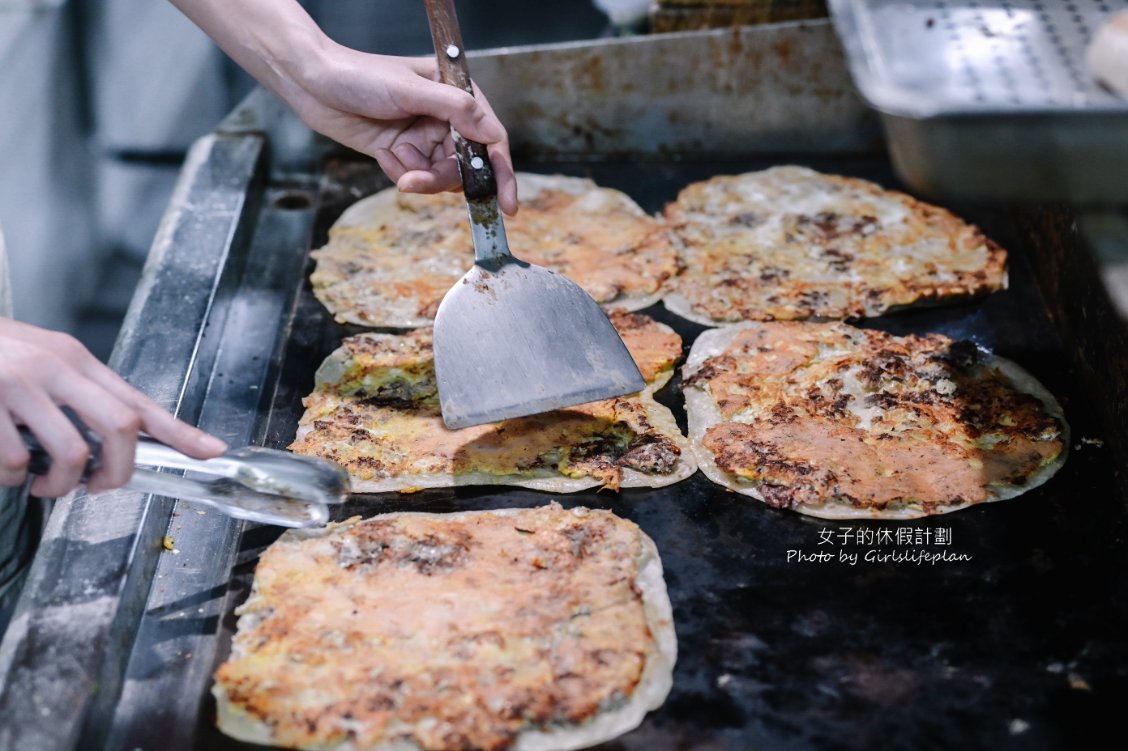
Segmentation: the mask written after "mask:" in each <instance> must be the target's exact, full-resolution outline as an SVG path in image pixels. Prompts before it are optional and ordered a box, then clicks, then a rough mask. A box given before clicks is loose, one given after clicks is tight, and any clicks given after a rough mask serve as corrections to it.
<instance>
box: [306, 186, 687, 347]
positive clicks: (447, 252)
mask: <svg viewBox="0 0 1128 751" xmlns="http://www.w3.org/2000/svg"><path fill="white" fill-rule="evenodd" d="M517 181H518V186H519V190H520V194H521V210H520V211H519V212H518V214H517V216H515V217H511V218H507V219H505V224H506V233H507V235H508V238H509V246H510V248H512V250H513V253H514V254H515V255H516V256H518V257H519V258H521V259H523V260H525V261H528V262H529V263H533V264H536V265H538V266H543V267H545V268H549V269H552V270H554V271H557V272H559V273H561V274H563V275H564V276H567V277H568V278H569V279H571V280H572V281H574V282H576V283H577V284H579V285H580V286H581V287H583V288H584V290H585V291H586V292H587V293H588V294H590V295H591V296H592V297H593V298H594V299H595V301H596V302H598V303H599V304H601V305H604V306H606V307H607V308H608V309H609V310H610V309H618V310H639V309H641V308H644V307H646V306H648V305H652V304H653V303H655V302H657V301H658V300H659V299H660V298H661V296H662V294H663V293H664V292H665V288H666V283H667V281H668V280H669V279H670V278H671V277H672V276H673V275H674V274H676V273H677V270H678V255H677V251H676V250H675V249H674V247H673V244H672V243H671V240H670V237H669V235H668V233H667V230H666V226H665V224H664V222H662V221H660V220H658V219H655V218H654V217H650V216H647V215H646V213H645V212H643V210H642V209H641V208H639V207H638V205H637V204H635V202H634V201H632V200H631V199H630V198H628V197H627V196H626V195H625V194H623V193H620V192H619V191H616V190H611V189H609V188H601V187H598V186H597V185H596V184H595V183H593V182H592V181H591V180H586V179H583V178H578V177H565V176H563V175H533V174H528V173H519V174H518V176H517ZM313 257H314V258H315V259H317V268H316V270H315V271H314V272H313V275H312V277H311V280H312V282H313V291H314V294H316V295H317V298H318V299H319V300H320V301H321V302H322V303H323V304H324V305H325V307H326V308H328V309H329V311H330V312H331V313H332V314H333V315H334V316H335V317H336V319H337V320H338V321H339V322H341V323H356V324H360V325H362V326H373V327H390V328H413V327H416V326H426V325H429V324H430V323H432V322H433V321H434V318H435V312H436V311H437V310H438V307H439V302H440V301H441V300H442V298H443V295H445V294H446V292H447V290H449V289H450V288H451V286H453V285H454V284H455V282H457V281H458V279H459V278H460V277H461V276H462V275H463V274H464V273H466V271H467V270H469V268H470V266H471V265H472V264H473V261H474V248H473V245H472V243H471V239H470V230H469V225H468V223H467V218H466V202H465V200H464V199H463V197H462V196H461V195H458V194H452V193H443V194H439V195H415V194H407V193H399V192H398V191H396V189H395V188H389V189H388V190H385V191H381V192H380V193H377V194H375V195H373V196H369V197H368V198H365V199H363V200H362V201H360V202H359V203H357V204H354V205H353V206H352V207H350V208H349V209H348V210H346V211H345V213H344V214H343V215H342V216H341V218H340V219H339V220H338V221H337V222H336V223H335V224H334V225H333V227H332V228H331V229H330V230H329V244H328V245H326V246H325V247H323V248H321V249H319V250H315V251H314V252H313Z"/></svg>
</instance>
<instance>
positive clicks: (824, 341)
mask: <svg viewBox="0 0 1128 751" xmlns="http://www.w3.org/2000/svg"><path fill="white" fill-rule="evenodd" d="M683 376H684V379H685V380H684V384H685V385H684V390H685V397H686V410H687V412H688V417H689V434H690V441H691V442H692V444H693V450H694V452H695V453H696V454H697V459H698V463H699V465H700V466H701V469H702V471H703V472H704V473H705V474H706V475H707V476H708V477H709V478H710V479H712V480H713V481H714V482H717V483H719V484H721V485H724V486H726V487H728V488H731V489H732V490H735V491H736V492H738V493H743V494H744V495H748V496H751V497H753V498H756V499H758V500H761V501H763V502H765V503H767V504H768V505H770V506H774V507H777V508H789V509H794V510H796V511H799V512H801V513H804V514H809V515H811V516H819V517H823V518H828V519H847V518H892V519H910V518H915V517H920V516H926V515H929V514H941V513H945V512H948V511H954V510H956V509H960V508H965V507H967V506H971V505H974V504H977V503H983V502H987V501H997V500H1002V499H1005V498H1012V497H1014V496H1017V495H1019V494H1021V493H1024V492H1026V491H1027V490H1030V489H1031V488H1034V487H1037V486H1038V485H1040V484H1042V483H1044V482H1045V481H1046V480H1048V479H1049V478H1050V477H1051V476H1052V475H1053V474H1054V473H1055V472H1056V471H1057V470H1058V469H1059V468H1060V467H1061V465H1062V464H1063V463H1064V461H1065V457H1066V451H1067V447H1068V445H1069V426H1068V425H1067V424H1066V421H1065V417H1064V414H1063V413H1062V409H1061V406H1060V405H1059V404H1058V403H1057V401H1056V400H1055V399H1054V397H1053V396H1052V395H1051V394H1050V393H1049V392H1048V391H1047V390H1046V389H1045V388H1044V387H1043V386H1042V385H1041V384H1040V383H1039V382H1038V381H1037V380H1035V379H1034V378H1033V377H1032V376H1031V375H1030V374H1029V373H1027V372H1026V371H1024V370H1023V369H1022V368H1020V367H1019V366H1017V365H1015V364H1014V363H1013V362H1010V361H1009V360H1006V359H1004V358H1001V357H998V356H995V355H992V354H989V353H987V352H984V351H983V350H980V349H978V348H977V347H976V346H975V345H973V344H971V343H970V342H966V341H953V340H952V339H949V338H948V337H946V336H942V335H940V334H927V335H924V336H915V335H914V336H906V337H896V336H893V335H891V334H887V333H884V332H881V331H872V330H863V329H858V328H854V327H852V326H849V325H847V324H844V323H806V322H772V323H745V324H741V325H738V326H730V327H725V328H721V329H712V330H710V331H706V332H705V333H704V334H702V335H701V336H700V337H698V339H697V341H696V342H695V343H694V345H693V348H692V350H691V351H690V355H689V358H688V360H687V362H686V365H685V367H684V369H683Z"/></svg>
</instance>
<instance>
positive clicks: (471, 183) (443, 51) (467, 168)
mask: <svg viewBox="0 0 1128 751" xmlns="http://www.w3.org/2000/svg"><path fill="white" fill-rule="evenodd" d="M423 1H424V4H425V5H426V6H427V20H428V21H429V22H430V24H431V39H432V41H433V42H434V43H435V58H436V59H437V60H438V63H439V79H440V80H441V81H442V82H443V83H445V84H449V85H450V86H457V87H458V88H460V89H462V90H463V91H465V92H466V93H468V94H470V95H471V96H473V94H474V86H473V84H472V83H471V82H470V68H469V66H468V65H467V64H466V49H465V48H464V47H463V46H462V32H461V31H460V30H459V28H458V16H457V15H456V14H455V11H454V0H423ZM450 132H451V135H452V136H453V137H454V147H455V151H456V152H457V153H458V172H459V174H461V175H462V190H463V192H464V193H465V194H466V197H467V198H468V199H471V200H478V199H482V198H493V197H495V196H497V181H496V180H495V179H494V172H493V167H492V166H490V155H489V152H488V151H487V150H486V147H485V146H484V145H483V144H480V143H478V142H477V141H468V140H466V139H465V138H463V137H462V136H461V135H459V134H458V131H456V130H455V129H454V127H453V126H452V127H451V129H450Z"/></svg>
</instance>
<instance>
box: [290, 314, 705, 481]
mask: <svg viewBox="0 0 1128 751" xmlns="http://www.w3.org/2000/svg"><path fill="white" fill-rule="evenodd" d="M611 320H612V322H613V323H614V324H615V327H616V328H617V329H618V331H619V333H620V335H621V336H622V337H623V341H624V342H625V343H626V345H627V348H628V349H629V350H630V352H631V354H632V356H633V357H634V358H635V362H636V363H638V366H639V370H640V371H641V372H642V375H643V377H644V378H645V379H646V382H647V387H646V389H645V390H644V391H643V392H642V393H640V394H634V395H629V396H622V397H618V398H615V399H607V400H604V401H599V402H592V403H590V404H584V405H580V406H578V407H572V408H569V409H563V410H557V411H554V412H547V413H544V414H540V415H533V416H530V417H521V418H515V419H512V420H504V421H502V422H497V423H490V424H487V425H477V426H474V427H470V428H463V429H461V430H449V429H447V427H446V426H445V425H444V424H443V421H442V415H441V411H440V409H439V400H438V389H437V386H436V383H435V374H434V364H433V355H432V351H431V330H430V329H416V330H414V331H411V332H407V333H405V334H402V335H395V334H387V333H365V334H360V335H358V336H353V337H349V338H347V339H346V340H345V341H344V343H343V344H342V346H341V347H340V348H339V349H338V350H336V351H335V352H333V353H332V354H331V355H330V356H329V357H328V358H327V359H326V361H325V362H324V363H323V364H322V365H321V367H320V368H319V369H318V371H317V376H316V386H315V389H314V392H313V393H312V394H311V395H310V396H308V397H307V398H306V399H305V400H304V401H303V404H304V405H305V408H306V411H305V414H304V415H303V416H302V418H301V420H300V422H299V425H298V432H297V437H296V439H295V441H294V442H293V443H292V444H291V446H290V449H291V450H292V451H294V452H297V453H300V454H306V455H310V456H320V457H322V458H325V459H329V460H330V461H334V462H336V463H338V464H339V465H341V466H342V467H344V468H345V469H346V470H347V471H348V473H349V476H350V478H351V487H352V492H354V493H376V492H382V491H391V490H398V491H414V490H419V489H422V488H433V487H449V486H453V485H520V486H522V487H527V488H533V489H536V490H545V491H549V492H554V493H569V492H573V491H577V490H583V489H585V488H591V487H604V488H608V489H612V490H618V489H619V488H620V487H659V486H663V485H669V484H671V483H674V482H677V481H678V480H681V479H683V478H685V477H688V476H689V475H691V474H693V473H694V472H695V471H696V464H695V462H694V460H693V457H692V454H691V452H690V451H689V445H688V443H687V441H686V439H685V437H684V436H683V435H682V434H681V431H680V430H679V429H678V426H677V423H676V422H675V420H674V417H673V415H672V414H671V413H670V411H669V410H668V409H667V408H666V407H664V406H662V405H661V404H659V403H658V402H657V401H655V399H654V393H655V392H656V391H657V390H658V389H660V388H661V387H662V386H663V385H664V384H665V383H666V382H667V381H668V380H669V379H670V376H671V375H672V374H673V367H674V363H675V362H677V361H678V360H679V359H680V358H681V337H679V336H678V335H677V334H676V333H674V331H673V330H672V329H670V328H669V327H668V326H665V325H663V324H660V323H657V322H656V321H654V320H652V319H650V318H649V317H647V316H644V315H642V314H640V313H620V314H615V315H613V316H612V317H611Z"/></svg>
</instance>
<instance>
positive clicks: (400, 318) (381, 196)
mask: <svg viewBox="0 0 1128 751" xmlns="http://www.w3.org/2000/svg"><path fill="white" fill-rule="evenodd" d="M517 185H518V189H519V190H520V192H521V195H522V196H523V197H524V198H525V200H532V199H533V198H535V197H536V195H537V194H539V193H540V192H541V191H542V190H559V191H563V192H565V193H571V194H573V195H575V194H582V193H591V195H592V200H593V202H598V203H601V204H603V205H605V206H607V207H609V208H614V209H620V210H623V211H627V212H630V213H633V214H637V215H638V216H646V212H645V211H643V210H642V208H641V207H639V205H638V204H637V203H635V201H634V199H632V198H631V197H630V196H628V195H627V194H626V193H623V192H622V191H619V190H615V189H614V188H607V187H603V186H599V185H596V183H594V182H593V181H591V180H589V179H587V178H584V177H570V176H567V175H542V174H535V173H530V172H518V173H517ZM398 193H399V191H398V189H397V188H395V187H394V186H393V187H390V188H385V189H384V190H381V191H379V192H377V193H373V194H372V195H370V196H367V197H365V198H362V199H360V200H359V201H357V202H356V203H354V204H353V205H351V206H349V207H348V208H347V209H345V211H344V212H343V213H342V214H341V216H340V217H339V218H338V219H337V221H336V222H334V224H333V228H332V229H337V228H345V227H368V226H377V225H379V224H381V223H384V222H386V221H388V216H389V215H393V214H395V213H396V212H397V211H398V209H397V206H396V198H397V195H398ZM331 245H332V239H330V243H329V244H328V245H326V246H325V248H328V247H330V246H331ZM325 248H321V249H319V250H317V251H314V257H315V258H316V256H317V253H318V252H320V251H321V250H324V249H325ZM516 253H517V255H518V256H520V248H518V249H517V250H516ZM471 262H472V258H471V257H470V256H469V255H468V256H467V269H469V266H470V264H471ZM667 286H668V285H665V284H664V285H662V286H661V287H660V288H659V289H658V290H656V291H655V292H652V293H650V294H648V295H643V296H638V297H631V296H629V295H621V296H620V297H617V298H615V299H614V300H609V301H608V302H606V303H603V304H602V306H601V307H603V308H604V309H605V310H622V311H624V312H627V313H633V312H635V311H638V310H642V309H643V308H648V307H650V306H651V305H654V304H655V303H657V302H658V301H659V300H661V299H662V298H663V296H665V295H666V287H667ZM322 303H323V304H324V301H322ZM327 307H328V306H327ZM409 307H413V308H417V307H418V304H416V303H413V306H402V308H403V309H402V310H394V309H389V310H388V311H387V315H386V317H385V318H384V319H383V320H380V321H377V322H373V321H365V320H361V319H360V318H359V317H358V316H357V315H356V314H355V312H354V311H353V310H351V309H349V308H344V309H338V308H336V307H334V308H333V309H332V310H331V312H332V314H333V318H334V320H335V321H337V323H342V324H349V323H351V324H355V325H357V326H366V327H369V328H373V327H375V328H384V329H416V328H419V327H421V326H429V325H431V324H432V323H434V320H435V319H434V318H429V317H426V316H420V315H418V314H416V313H414V312H413V310H409V309H408V308H409ZM702 322H703V323H708V322H709V321H708V320H704V321H702Z"/></svg>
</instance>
